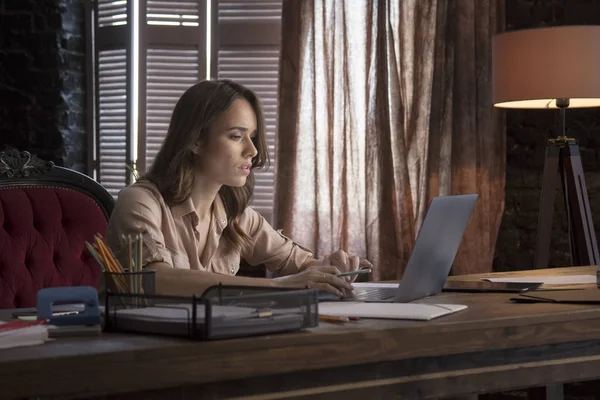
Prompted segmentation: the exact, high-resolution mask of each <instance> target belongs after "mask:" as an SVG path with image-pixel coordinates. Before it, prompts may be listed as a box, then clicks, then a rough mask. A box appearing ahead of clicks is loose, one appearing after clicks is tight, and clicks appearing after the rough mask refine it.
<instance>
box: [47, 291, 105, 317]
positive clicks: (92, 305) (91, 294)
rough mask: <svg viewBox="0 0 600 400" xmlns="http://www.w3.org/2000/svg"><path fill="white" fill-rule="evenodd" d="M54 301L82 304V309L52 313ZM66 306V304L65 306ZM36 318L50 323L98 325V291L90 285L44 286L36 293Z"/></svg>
mask: <svg viewBox="0 0 600 400" xmlns="http://www.w3.org/2000/svg"><path fill="white" fill-rule="evenodd" d="M55 303H71V304H73V305H74V306H75V305H80V304H83V306H84V307H83V310H81V311H80V310H79V309H77V311H78V312H77V313H73V314H66V315H53V311H52V306H53V305H54V304H55ZM67 307H68V306H67ZM37 312H38V319H47V320H48V323H49V324H51V325H57V326H65V325H99V324H100V323H101V318H100V306H99V301H98V292H97V291H96V289H95V288H93V287H91V286H65V287H52V288H44V289H41V290H40V291H38V293H37Z"/></svg>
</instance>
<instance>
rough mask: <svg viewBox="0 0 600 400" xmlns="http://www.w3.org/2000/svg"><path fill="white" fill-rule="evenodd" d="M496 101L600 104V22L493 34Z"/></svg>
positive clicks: (506, 103) (510, 104)
mask: <svg viewBox="0 0 600 400" xmlns="http://www.w3.org/2000/svg"><path fill="white" fill-rule="evenodd" d="M492 93H493V94H492V96H493V103H494V106H495V107H505V108H557V106H556V99H561V98H566V99H569V107H570V108H577V107H600V26H561V27H552V28H538V29H527V30H521V31H511V32H505V33H502V34H499V35H496V36H495V37H494V38H493V39H492Z"/></svg>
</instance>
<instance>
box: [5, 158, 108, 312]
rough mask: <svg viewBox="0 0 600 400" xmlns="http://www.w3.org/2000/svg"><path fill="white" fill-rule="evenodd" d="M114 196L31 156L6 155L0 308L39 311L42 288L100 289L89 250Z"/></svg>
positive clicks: (74, 173) (97, 267) (102, 228)
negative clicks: (79, 287)
mask: <svg viewBox="0 0 600 400" xmlns="http://www.w3.org/2000/svg"><path fill="white" fill-rule="evenodd" d="M113 206H114V199H113V197H112V196H111V195H110V194H109V193H108V192H107V191H106V189H104V188H103V187H102V185H100V184H99V183H97V182H96V181H94V180H93V179H91V178H90V177H88V176H87V175H84V174H81V173H79V172H77V171H73V170H70V169H67V168H62V167H57V166H54V165H53V163H51V162H46V161H42V160H40V159H39V158H37V157H35V156H32V155H31V154H29V153H28V152H18V151H16V150H11V151H8V152H0V309H6V308H21V307H34V306H35V302H36V295H37V292H38V290H39V289H41V288H46V287H54V286H84V285H87V286H94V287H98V281H99V278H100V273H101V268H100V265H98V263H97V262H96V261H95V260H94V259H93V258H92V256H91V255H90V254H89V252H88V251H87V250H86V247H85V241H89V242H91V241H92V240H93V237H94V235H95V234H96V233H100V234H101V235H104V234H105V233H106V227H107V222H108V218H109V216H110V213H111V212H112V209H113Z"/></svg>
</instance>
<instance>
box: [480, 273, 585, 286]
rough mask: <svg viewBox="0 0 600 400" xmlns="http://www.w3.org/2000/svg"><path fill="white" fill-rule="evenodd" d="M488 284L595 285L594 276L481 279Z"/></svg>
mask: <svg viewBox="0 0 600 400" xmlns="http://www.w3.org/2000/svg"><path fill="white" fill-rule="evenodd" d="M482 280H484V281H489V282H510V283H535V282H541V283H543V284H544V285H579V284H590V283H596V275H561V276H559V275H556V276H520V277H512V278H482Z"/></svg>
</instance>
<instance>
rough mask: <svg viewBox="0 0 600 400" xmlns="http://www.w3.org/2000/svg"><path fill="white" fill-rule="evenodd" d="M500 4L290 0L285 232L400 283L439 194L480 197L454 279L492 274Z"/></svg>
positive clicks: (281, 208) (282, 108) (282, 164)
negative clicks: (495, 42)
mask: <svg viewBox="0 0 600 400" xmlns="http://www.w3.org/2000/svg"><path fill="white" fill-rule="evenodd" d="M503 20H504V16H503V1H496V0H478V1H471V0H457V1H443V0H403V1H397V0H350V1H342V0H314V1H295V0H284V3H283V16H282V26H283V31H282V48H281V65H280V93H279V123H278V136H277V155H278V156H277V164H276V195H275V220H274V224H275V226H276V227H278V228H281V229H283V232H284V233H285V234H286V235H288V236H291V237H292V238H294V240H296V241H297V242H299V243H301V244H303V245H305V246H307V247H309V248H312V249H314V250H315V251H316V253H317V255H319V256H322V255H323V254H327V253H330V252H332V251H334V250H335V249H337V248H342V249H345V250H347V251H349V252H352V253H355V254H358V255H360V256H361V257H366V258H367V259H369V260H370V261H371V262H372V263H373V265H374V267H375V270H374V273H373V278H374V279H376V280H377V279H398V278H400V277H401V275H402V273H403V271H404V268H405V266H406V264H407V261H408V258H409V256H410V252H411V249H412V247H413V245H414V242H415V239H416V236H417V233H418V231H419V228H420V226H421V223H422V221H423V218H424V216H425V213H426V211H427V207H428V206H429V203H430V202H431V200H432V198H433V197H435V196H438V195H450V194H465V193H479V195H480V197H479V200H478V203H477V206H476V209H475V211H474V213H473V215H472V217H471V221H470V223H469V226H468V228H467V231H466V232H465V235H464V237H463V240H462V242H461V245H460V248H459V252H458V254H457V257H456V259H455V263H454V265H453V274H465V273H475V272H485V271H491V268H492V262H493V256H494V248H495V242H496V237H497V234H498V229H499V226H500V220H501V216H502V212H503V208H504V180H505V154H506V151H505V130H504V121H503V119H502V117H501V114H500V113H499V112H497V111H495V110H494V108H493V107H492V104H491V83H490V82H491V37H492V36H493V35H494V34H495V33H496V32H498V31H500V30H501V29H502V27H503Z"/></svg>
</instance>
